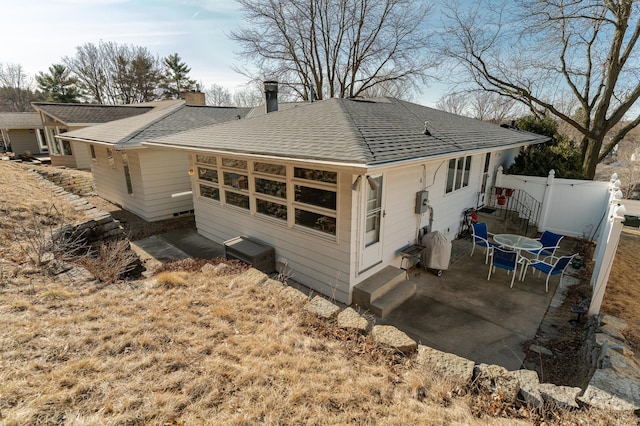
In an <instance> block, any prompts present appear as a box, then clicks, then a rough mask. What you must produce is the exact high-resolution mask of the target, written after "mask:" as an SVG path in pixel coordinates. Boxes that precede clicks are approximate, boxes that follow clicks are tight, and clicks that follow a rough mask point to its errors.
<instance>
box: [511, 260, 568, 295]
mask: <svg viewBox="0 0 640 426" xmlns="http://www.w3.org/2000/svg"><path fill="white" fill-rule="evenodd" d="M574 256H575V254H571V255H567V256H562V257H555V256H547V257H546V259H550V261H549V262H544V261H542V260H530V261H529V266H531V267H532V268H534V269H537V270H538V275H541V274H542V273H545V274H546V275H547V280H546V282H545V290H546V292H547V293H548V292H549V278H551V276H552V275H558V274H560V281H559V282H558V285H560V283H561V282H562V277H564V273H565V271H566V270H567V266H569V263H571V260H572V259H573V257H574ZM526 275H527V270H526V268H525V270H524V273H523V275H522V279H523V280H524V278H525V277H526Z"/></svg>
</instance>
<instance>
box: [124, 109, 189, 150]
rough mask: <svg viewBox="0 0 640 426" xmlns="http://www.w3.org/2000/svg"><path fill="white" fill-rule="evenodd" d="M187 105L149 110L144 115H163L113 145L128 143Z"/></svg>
mask: <svg viewBox="0 0 640 426" xmlns="http://www.w3.org/2000/svg"><path fill="white" fill-rule="evenodd" d="M187 106H188V105H186V104H184V103H182V104H176V105H170V106H168V107H166V108H162V109H159V110H155V109H153V110H151V111H148V112H146V113H145V114H150V113H152V112H153V111H157V112H162V113H163V114H160V115H159V116H158V117H157V118H156V119H155V120H152V121H150V122H149V123H147V124H146V125H144V126H142V127H139V128H137V129H136V130H134V131H133V132H131V133H129V134H128V135H127V136H125V137H123V138H122V139H120V140H119V141H118V142H116V143H115V144H114V145H118V144H121V143H122V144H124V143H127V142H128V141H130V140H131V139H133V138H135V137H136V136H138V135H139V134H140V133H142V132H143V131H145V130H146V129H148V128H149V127H151V126H153V125H154V124H156V123H158V122H159V121H160V120H164V119H165V118H166V117H169V116H170V115H173V114H175V113H176V112H178V111H179V110H181V109H183V108H186V107H187ZM142 116H144V114H142ZM134 117H139V116H134ZM128 118H132V117H128ZM126 119H127V118H125V119H124V120H126Z"/></svg>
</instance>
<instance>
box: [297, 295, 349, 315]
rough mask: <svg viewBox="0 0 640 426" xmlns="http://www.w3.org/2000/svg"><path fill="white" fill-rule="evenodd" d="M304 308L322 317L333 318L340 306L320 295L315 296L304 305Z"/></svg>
mask: <svg viewBox="0 0 640 426" xmlns="http://www.w3.org/2000/svg"><path fill="white" fill-rule="evenodd" d="M304 310H305V311H307V312H309V313H310V314H313V315H315V316H317V317H319V318H322V319H333V318H335V317H337V316H338V312H340V308H339V307H338V306H336V305H334V304H333V303H331V302H329V301H328V300H327V299H325V298H324V297H321V296H316V297H314V298H313V299H311V301H310V302H309V303H307V304H306V305H305V307H304Z"/></svg>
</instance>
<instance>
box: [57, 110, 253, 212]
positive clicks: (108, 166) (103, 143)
mask: <svg viewBox="0 0 640 426" xmlns="http://www.w3.org/2000/svg"><path fill="white" fill-rule="evenodd" d="M161 103H163V104H166V102H161ZM153 104H157V103H150V104H148V105H153ZM249 111H250V108H234V107H210V106H204V105H190V104H188V101H183V100H178V101H171V102H170V103H169V104H168V105H164V106H163V107H155V108H153V109H152V110H149V111H146V112H145V113H143V114H139V115H135V116H133V117H129V118H123V119H120V120H115V121H111V122H109V123H105V124H100V125H95V126H91V127H86V128H83V129H79V130H74V131H70V132H67V133H62V134H58V135H57V136H56V139H57V145H58V146H64V145H65V144H66V145H72V146H74V147H77V148H76V149H77V150H78V151H81V152H88V158H89V164H90V167H91V172H92V174H93V178H94V184H95V188H96V192H97V194H98V195H100V196H101V197H102V198H104V199H106V200H109V201H111V202H112V203H115V204H117V205H119V206H121V207H122V208H123V209H125V210H128V211H130V212H133V213H135V214H137V215H138V216H140V217H142V218H143V219H145V220H147V221H156V220H162V219H167V218H171V217H174V216H178V215H182V214H190V213H193V200H192V197H191V192H190V191H191V181H190V177H189V174H188V170H189V158H188V155H187V154H186V153H185V152H180V151H176V150H174V149H167V148H156V147H148V146H143V145H142V142H144V141H146V140H149V139H153V138H158V137H162V136H165V135H171V134H174V133H178V132H181V131H186V130H190V129H196V128H199V127H203V126H209V125H212V124H215V123H222V122H224V121H229V120H239V119H241V118H243V117H244V116H245V115H246V114H247V113H248V112H249Z"/></svg>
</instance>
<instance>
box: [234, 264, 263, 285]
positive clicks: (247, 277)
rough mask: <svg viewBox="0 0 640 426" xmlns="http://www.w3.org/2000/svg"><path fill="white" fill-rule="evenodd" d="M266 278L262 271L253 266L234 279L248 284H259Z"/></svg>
mask: <svg viewBox="0 0 640 426" xmlns="http://www.w3.org/2000/svg"><path fill="white" fill-rule="evenodd" d="M268 278H269V277H268V276H267V274H265V273H264V272H262V271H259V270H257V269H255V268H249V269H247V270H246V271H244V272H243V273H242V274H240V275H238V276H237V277H236V279H235V280H234V281H236V280H241V281H245V282H247V283H250V284H257V285H259V284H262V283H263V282H264V281H266V280H267V279H268Z"/></svg>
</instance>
